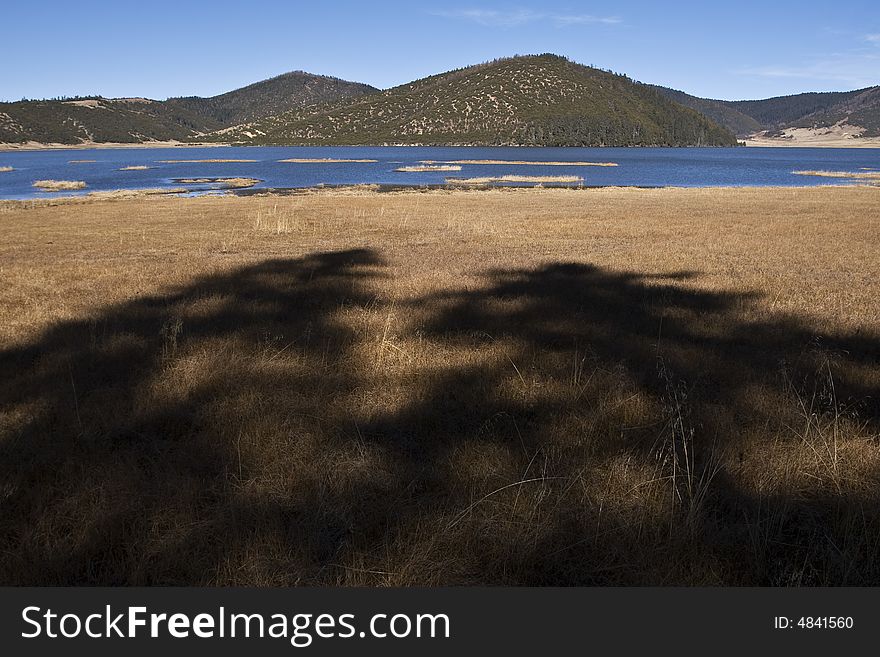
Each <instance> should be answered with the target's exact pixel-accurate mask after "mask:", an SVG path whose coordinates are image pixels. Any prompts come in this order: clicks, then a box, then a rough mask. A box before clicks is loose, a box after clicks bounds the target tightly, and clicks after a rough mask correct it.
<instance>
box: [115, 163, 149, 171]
mask: <svg viewBox="0 0 880 657" xmlns="http://www.w3.org/2000/svg"><path fill="white" fill-rule="evenodd" d="M155 168H156V167H148V166H146V165H144V164H137V165H132V166H128V167H121V168H120V169H119V170H120V171H146V170H147V169H155Z"/></svg>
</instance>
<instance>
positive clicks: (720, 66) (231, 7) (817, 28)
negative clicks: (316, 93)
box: [0, 0, 880, 100]
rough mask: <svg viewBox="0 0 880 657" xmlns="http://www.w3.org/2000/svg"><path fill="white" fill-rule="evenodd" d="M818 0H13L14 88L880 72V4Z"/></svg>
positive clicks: (697, 88)
mask: <svg viewBox="0 0 880 657" xmlns="http://www.w3.org/2000/svg"><path fill="white" fill-rule="evenodd" d="M715 4H717V6H713V5H715ZM814 6H815V8H813V7H811V5H810V3H808V2H804V1H803V0H801V1H800V2H788V1H785V0H784V1H782V2H768V1H767V0H764V1H763V2H753V1H752V0H740V1H738V2H725V3H713V2H711V1H710V0H704V1H702V2H677V3H672V2H647V1H640V2H635V1H634V2H626V1H618V2H604V1H603V2H598V1H597V2H555V1H553V0H544V1H543V2H537V1H527V0H523V1H522V2H516V0H510V1H508V2H495V1H492V0H473V1H472V2H469V1H462V2H458V1H450V2H439V1H436V0H435V1H430V2H424V3H422V2H397V1H389V2H379V1H377V2H322V3H316V2H292V1H291V2H259V1H254V2H241V1H240V0H238V1H236V2H225V1H224V0H215V1H212V2H198V1H193V2H186V1H185V0H178V1H177V2H166V1H165V0H156V1H153V0H150V1H149V2H147V1H142V2H124V1H122V0H117V1H115V2H92V1H89V0H81V1H78V2H33V1H31V2H20V1H16V0H10V1H9V2H6V3H4V7H3V11H2V21H3V23H4V27H3V31H2V33H3V51H4V64H3V66H2V68H0V99H3V100H17V99H19V98H22V97H28V98H42V97H52V96H58V95H76V94H82V95H85V94H101V95H104V96H135V95H139V96H147V97H151V98H160V99H161V98H166V97H168V96H177V95H203V96H207V95H213V94H217V93H222V92H224V91H228V90H230V89H234V88H237V87H240V86H243V85H245V84H249V83H251V82H255V81H257V80H261V79H264V78H267V77H271V76H273V75H277V74H279V73H283V72H285V71H290V70H296V69H301V70H306V71H309V72H312V73H322V74H327V75H335V76H338V77H341V78H345V79H348V80H357V81H361V82H367V83H370V84H373V85H375V86H378V87H383V88H384V87H389V86H393V85H396V84H400V83H403V82H408V81H410V80H413V79H416V78H419V77H422V76H425V75H430V74H433V73H439V72H442V71H446V70H449V69H452V68H458V67H461V66H467V65H469V64H475V63H478V62H481V61H485V60H489V59H494V58H496V57H502V56H507V55H513V54H525V53H541V52H554V53H557V54H561V55H565V56H567V57H569V58H571V59H573V60H575V61H578V62H581V63H583V64H592V65H595V66H598V67H601V68H606V69H612V70H614V71H617V72H621V73H626V74H627V75H629V76H630V77H633V78H635V79H637V80H641V81H644V82H651V83H656V84H663V85H667V86H671V87H675V88H677V89H682V90H684V91H687V92H688V93H692V94H696V95H699V96H708V97H713V98H726V99H742V98H762V97H767V96H776V95H783V94H790V93H799V92H801V91H827V90H844V89H855V88H859V87H864V86H869V85H874V84H880V2H877V0H872V1H862V0H854V1H850V2H846V3H837V4H835V3H828V2H822V3H815V5H814ZM835 7H840V8H841V10H840V11H839V12H838V11H835V9H834V8H835Z"/></svg>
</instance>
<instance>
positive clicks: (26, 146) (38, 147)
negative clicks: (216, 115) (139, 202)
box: [0, 141, 230, 153]
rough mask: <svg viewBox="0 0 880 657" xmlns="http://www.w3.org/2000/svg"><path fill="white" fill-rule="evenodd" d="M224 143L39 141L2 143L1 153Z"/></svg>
mask: <svg viewBox="0 0 880 657" xmlns="http://www.w3.org/2000/svg"><path fill="white" fill-rule="evenodd" d="M229 145H230V144H223V143H216V142H211V143H187V142H182V141H138V142H133V143H130V144H128V143H120V142H109V141H104V142H94V143H92V142H89V143H83V144H54V143H49V144H44V143H41V142H37V141H27V142H23V143H21V144H10V143H0V152H12V153H14V152H15V151H83V150H93V149H110V148H179V147H183V148H215V147H217V148H219V147H221V146H229Z"/></svg>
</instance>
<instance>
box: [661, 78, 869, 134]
mask: <svg viewBox="0 0 880 657" xmlns="http://www.w3.org/2000/svg"><path fill="white" fill-rule="evenodd" d="M656 89H657V90H658V91H660V92H661V93H663V94H664V95H665V96H667V97H668V98H670V99H671V100H674V101H676V102H678V103H681V104H682V105H685V106H687V107H690V108H692V109H695V110H697V111H698V112H700V113H702V114H703V115H705V116H706V117H708V118H710V119H712V120H713V121H716V122H718V123H720V124H721V125H723V126H724V127H726V128H727V129H728V130H730V131H732V132H734V133H735V134H737V135H750V134H754V133H757V132H760V131H768V132H771V133H774V132H777V131H781V130H784V129H786V128H828V127H831V126H833V125H837V124H846V125H850V126H855V127H857V128H861V130H862V132H861V135H862V136H864V137H877V136H880V87H868V88H866V89H857V90H855V91H831V92H822V93H812V92H811V93H803V94H794V95H791V96H777V97H774V98H765V99H763V100H712V99H709V98H698V97H696V96H691V95H689V94H686V93H684V92H681V91H677V90H675V89H667V88H665V87H656Z"/></svg>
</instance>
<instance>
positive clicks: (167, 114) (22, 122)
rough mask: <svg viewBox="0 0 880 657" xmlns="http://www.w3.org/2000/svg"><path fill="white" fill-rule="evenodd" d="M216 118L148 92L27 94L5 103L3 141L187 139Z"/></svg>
mask: <svg viewBox="0 0 880 657" xmlns="http://www.w3.org/2000/svg"><path fill="white" fill-rule="evenodd" d="M218 127H220V124H219V123H218V122H217V121H213V120H211V119H208V118H205V117H203V116H199V115H198V114H195V113H193V112H191V111H189V110H187V109H185V108H182V107H171V106H168V105H166V104H165V103H162V102H158V101H153V100H147V99H143V98H130V99H113V100H111V99H107V98H99V97H93V98H77V99H72V100H28V101H18V102H14V103H0V143H22V142H27V141H36V142H41V143H58V144H79V143H82V142H119V143H125V144H129V143H139V142H143V141H150V140H168V139H177V140H183V139H187V138H189V137H191V136H193V135H195V134H196V133H198V132H202V131H206V130H215V129H217V128H218Z"/></svg>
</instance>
